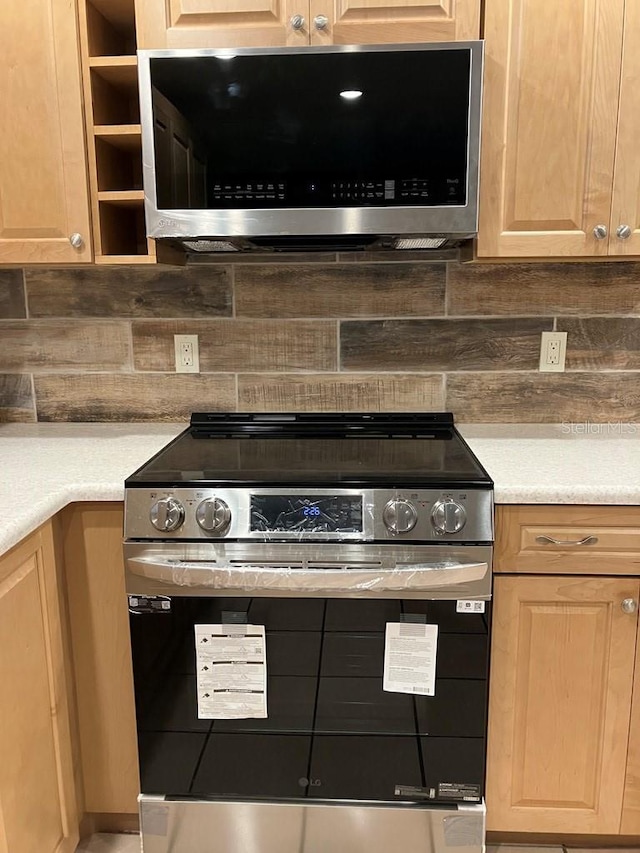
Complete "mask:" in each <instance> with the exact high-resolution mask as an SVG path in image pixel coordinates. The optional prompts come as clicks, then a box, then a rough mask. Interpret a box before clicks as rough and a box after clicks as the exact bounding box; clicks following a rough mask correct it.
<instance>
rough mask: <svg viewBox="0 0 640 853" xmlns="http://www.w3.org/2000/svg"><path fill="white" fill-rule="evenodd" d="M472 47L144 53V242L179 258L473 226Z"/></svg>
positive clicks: (419, 236) (421, 238)
mask: <svg viewBox="0 0 640 853" xmlns="http://www.w3.org/2000/svg"><path fill="white" fill-rule="evenodd" d="M482 65H483V43H482V42H480V41H467V42H449V43H433V44H411V45H373V46H366V45H358V46H342V45H336V46H331V47H305V48H247V49H217V50H212V49H207V50H154V51H140V52H139V54H138V68H139V80H140V98H141V122H142V146H143V179H144V193H145V214H146V223H147V234H148V236H149V237H153V238H155V239H156V240H159V241H161V243H167V244H169V245H179V246H182V247H183V248H185V249H186V250H188V251H193V252H198V251H205V252H208V251H215V250H230V251H232V250H236V251H237V250H246V249H256V248H257V249H261V250H264V249H265V248H268V249H287V250H290V249H296V248H302V249H313V248H326V247H334V248H336V249H337V248H340V249H348V248H366V247H370V246H373V245H383V246H385V247H389V246H391V247H402V248H404V247H412V248H413V247H415V248H421V247H433V248H436V247H440V246H442V245H445V244H451V242H459V241H461V240H464V239H467V238H469V237H471V236H473V235H474V234H475V232H476V230H477V201H478V156H479V143H480V113H481V97H482Z"/></svg>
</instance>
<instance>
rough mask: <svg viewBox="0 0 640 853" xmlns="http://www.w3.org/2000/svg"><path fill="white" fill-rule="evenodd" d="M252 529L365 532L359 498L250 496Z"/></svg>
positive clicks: (334, 496)
mask: <svg viewBox="0 0 640 853" xmlns="http://www.w3.org/2000/svg"><path fill="white" fill-rule="evenodd" d="M251 530H262V531H265V532H266V531H278V530H282V531H285V530H286V531H296V530H299V531H301V532H302V531H304V532H306V533H308V532H310V531H313V532H315V533H360V532H362V497H361V496H360V495H355V496H351V495H331V496H323V497H318V496H317V495H307V496H305V495H295V496H293V495H251Z"/></svg>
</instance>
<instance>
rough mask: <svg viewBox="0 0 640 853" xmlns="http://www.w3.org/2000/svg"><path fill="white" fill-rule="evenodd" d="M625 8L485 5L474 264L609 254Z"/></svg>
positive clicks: (559, 1)
mask: <svg viewBox="0 0 640 853" xmlns="http://www.w3.org/2000/svg"><path fill="white" fill-rule="evenodd" d="M624 5H625V4H624V0H487V2H486V15H485V39H486V42H485V47H486V65H485V90H484V91H485V101H484V111H483V116H484V120H483V138H482V154H481V174H480V188H481V190H480V192H481V197H480V225H479V234H478V255H480V256H482V257H527V256H531V257H534V256H538V257H542V256H545V257H549V256H579V255H606V254H607V252H608V244H609V240H608V238H606V237H605V238H604V239H601V240H598V239H596V237H595V235H594V228H595V227H596V226H597V225H604V226H608V224H609V219H610V207H611V190H612V177H611V176H612V174H613V163H614V148H615V138H616V124H617V116H618V91H619V77H620V57H621V53H622V25H623V12H624ZM627 5H637V4H627ZM636 61H637V60H636ZM636 201H637V196H636Z"/></svg>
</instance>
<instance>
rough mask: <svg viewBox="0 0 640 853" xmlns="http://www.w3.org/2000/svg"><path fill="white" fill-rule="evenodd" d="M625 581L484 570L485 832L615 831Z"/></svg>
mask: <svg viewBox="0 0 640 853" xmlns="http://www.w3.org/2000/svg"><path fill="white" fill-rule="evenodd" d="M638 589H639V584H638V581H637V580H625V579H618V578H613V579H609V578H591V579H587V578H576V577H552V576H548V577H523V576H518V577H509V576H502V577H496V579H495V588H494V609H493V628H492V631H493V636H492V657H491V680H490V681H491V683H490V699H489V739H488V758H487V829H490V830H496V831H500V832H502V831H504V832H537V833H542V832H557V833H565V834H566V833H604V834H615V833H618V832H619V828H620V817H621V812H622V796H623V787H624V779H625V765H626V753H627V742H628V733H629V718H630V706H631V690H632V684H633V668H634V656H635V647H636V626H637V615H636V614H635V613H632V614H628V613H625V612H624V611H623V609H622V607H621V603H622V601H623V600H624V599H626V598H632V599H634V600H635V601H637V599H638Z"/></svg>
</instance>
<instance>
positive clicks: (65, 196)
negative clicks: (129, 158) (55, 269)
mask: <svg viewBox="0 0 640 853" xmlns="http://www.w3.org/2000/svg"><path fill="white" fill-rule="evenodd" d="M0 56H1V57H2V60H1V61H0V104H2V125H3V126H2V132H1V133H0V263H1V264H9V263H21V264H22V263H55V262H64V263H77V262H79V261H90V260H91V240H90V229H89V198H88V187H87V164H86V155H85V145H84V130H83V121H82V98H81V88H80V59H79V54H78V32H77V24H76V13H75V4H74V3H70V2H69V0H2V3H0Z"/></svg>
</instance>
